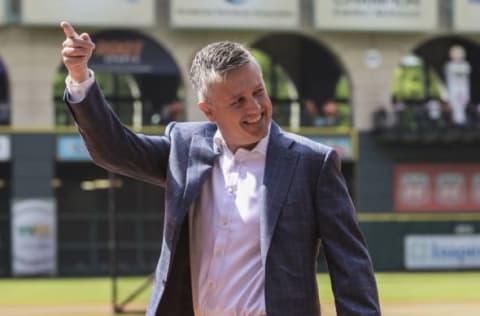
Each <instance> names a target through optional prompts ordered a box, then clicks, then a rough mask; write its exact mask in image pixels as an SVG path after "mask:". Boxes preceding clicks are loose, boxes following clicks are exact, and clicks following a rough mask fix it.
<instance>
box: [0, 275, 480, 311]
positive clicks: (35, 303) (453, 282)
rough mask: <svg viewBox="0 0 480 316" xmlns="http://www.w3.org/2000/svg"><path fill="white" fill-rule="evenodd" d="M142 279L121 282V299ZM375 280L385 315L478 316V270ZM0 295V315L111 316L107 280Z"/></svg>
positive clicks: (323, 296)
mask: <svg viewBox="0 0 480 316" xmlns="http://www.w3.org/2000/svg"><path fill="white" fill-rule="evenodd" d="M144 281H145V278H141V277H128V278H121V279H120V280H119V286H118V289H119V293H118V294H119V297H120V299H122V298H125V297H126V296H127V295H129V294H130V293H131V292H132V291H133V290H134V289H136V288H137V287H138V286H140V285H141V284H142V283H143V282H144ZM377 282H378V286H379V291H380V300H381V304H382V310H383V315H385V316H400V315H402V316H407V315H408V316H430V315H432V316H433V315H435V316H447V315H448V316H451V315H461V316H470V315H472V316H476V315H480V272H452V273H445V272H444V273H378V274H377ZM318 284H319V288H320V300H321V302H322V315H324V316H333V315H336V314H335V307H334V303H333V295H332V292H331V290H330V282H329V279H328V276H327V275H326V274H319V275H318ZM0 293H1V295H0V315H2V316H27V315H28V316H69V315H75V316H107V315H112V306H111V304H110V302H111V282H110V279H108V278H47V279H45V278H35V279H31V278H28V279H27V278H22V279H1V280H0ZM148 294H149V293H148V291H145V292H144V293H142V294H141V295H140V296H139V297H138V298H137V299H136V300H135V301H134V302H132V303H131V304H130V305H127V309H130V310H132V309H134V310H135V309H136V310H138V309H143V308H144V307H145V304H146V302H147V299H148ZM124 315H128V316H131V315H133V314H124ZM137 315H138V314H137Z"/></svg>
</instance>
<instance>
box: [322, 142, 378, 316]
mask: <svg viewBox="0 0 480 316" xmlns="http://www.w3.org/2000/svg"><path fill="white" fill-rule="evenodd" d="M317 207H318V210H317V225H318V231H319V233H320V237H321V240H322V246H323V251H324V254H325V259H326V262H327V266H328V270H329V274H330V278H331V281H332V290H333V293H334V297H335V305H336V309H337V313H338V315H380V306H379V301H378V292H377V286H376V282H375V277H374V273H373V267H372V262H371V259H370V256H369V254H368V250H367V246H366V243H365V240H364V238H363V236H362V233H361V231H360V228H359V225H358V222H357V219H356V215H355V209H354V206H353V203H352V200H351V198H350V195H349V193H348V189H347V187H346V185H345V180H344V178H343V176H342V173H341V171H340V158H339V156H338V154H337V153H336V152H335V151H334V150H330V151H329V152H327V154H326V156H325V160H324V162H323V166H322V168H321V171H320V175H319V178H318V182H317Z"/></svg>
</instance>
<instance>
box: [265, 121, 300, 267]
mask: <svg viewBox="0 0 480 316" xmlns="http://www.w3.org/2000/svg"><path fill="white" fill-rule="evenodd" d="M293 143H294V141H293V140H292V139H290V138H287V137H285V135H284V134H283V133H282V132H281V130H280V128H279V127H278V125H276V124H275V123H274V122H272V126H271V129H270V139H269V143H268V150H267V157H266V161H265V175H264V179H263V183H264V187H263V188H262V192H261V195H262V199H263V207H262V210H261V213H260V237H261V245H260V249H261V256H262V262H263V264H265V262H266V258H267V253H268V250H269V248H270V243H271V240H272V236H273V232H274V231H275V226H276V224H277V220H278V217H279V215H280V213H281V211H282V208H283V205H284V202H285V199H286V197H287V194H288V190H289V189H290V183H291V181H292V178H293V176H294V173H295V169H296V166H297V160H298V153H297V152H295V151H293V150H291V149H290V147H291V145H292V144H293Z"/></svg>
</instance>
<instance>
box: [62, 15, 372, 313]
mask: <svg viewBox="0 0 480 316" xmlns="http://www.w3.org/2000/svg"><path fill="white" fill-rule="evenodd" d="M62 27H63V30H64V32H65V35H66V40H65V41H64V43H63V50H62V55H63V60H64V64H65V66H66V68H67V70H68V73H69V75H68V77H67V79H66V84H67V89H66V93H65V100H66V102H67V104H68V107H69V109H70V111H71V112H72V115H73V117H74V118H75V120H76V122H77V124H78V127H79V132H80V134H81V135H82V137H83V138H84V141H85V144H86V145H87V148H88V150H89V152H90V154H91V156H92V158H93V160H94V162H95V163H97V164H98V165H100V166H102V167H104V168H106V169H108V170H111V171H113V172H116V173H120V174H123V175H126V176H130V177H133V178H135V179H139V180H142V181H147V182H150V183H154V184H158V185H161V186H163V187H165V190H166V193H165V219H164V222H165V225H164V228H163V244H162V249H161V254H160V259H159V261H158V265H157V269H156V274H155V275H156V277H155V284H154V287H153V291H152V295H151V299H150V303H149V306H148V309H147V315H148V316H156V315H161V316H168V315H172V316H193V315H195V316H226V315H239V316H264V315H269V316H277V315H284V316H292V315H302V316H310V315H311V316H315V315H320V303H319V298H318V289H317V283H316V269H317V265H316V263H317V255H318V251H319V247H320V244H321V245H322V247H323V252H324V253H325V258H326V262H327V265H328V269H329V273H330V276H331V280H332V288H333V292H334V295H335V304H336V308H337V313H338V315H348V316H351V315H380V308H379V303H378V294H377V288H376V283H375V278H374V274H373V269H372V264H371V260H370V257H369V254H368V251H367V247H366V245H365V242H364V239H363V237H362V234H361V232H360V229H359V227H358V223H357V221H356V216H355V210H354V207H353V204H352V202H351V199H350V197H349V195H348V191H347V188H346V186H345V182H344V179H343V177H342V175H341V172H340V159H339V157H338V155H337V153H336V152H335V151H334V150H332V149H331V148H329V147H327V146H323V145H321V144H318V143H316V142H313V141H310V140H308V139H306V138H303V137H301V136H298V135H294V134H289V133H285V132H283V131H282V130H281V128H280V127H279V126H278V125H277V124H276V123H275V122H273V121H272V103H271V101H270V99H269V97H268V93H267V91H266V89H265V83H264V81H263V78H262V73H261V70H260V67H259V65H258V62H257V61H256V60H255V58H254V57H253V56H252V55H251V54H250V52H249V51H248V50H246V49H245V48H244V47H243V46H241V45H240V44H238V43H233V42H228V41H226V42H218V43H212V44H210V45H207V46H206V47H204V48H202V49H201V50H200V51H199V52H198V53H197V54H196V55H195V58H194V60H193V63H192V67H191V71H190V75H191V80H192V83H193V86H194V89H195V90H196V91H197V94H198V100H199V101H198V107H199V109H200V110H201V111H202V112H203V113H204V114H205V115H206V117H207V118H208V120H209V121H210V122H196V123H194V122H190V123H171V124H169V125H168V126H167V128H166V132H165V135H164V136H146V135H141V134H135V133H132V132H131V131H130V130H128V129H127V128H126V127H125V126H123V125H122V123H121V122H120V121H119V120H118V118H117V117H116V115H115V114H114V113H113V112H112V111H111V109H110V107H109V106H108V105H107V103H106V101H105V98H104V97H103V94H102V93H101V91H100V89H99V88H98V86H97V84H96V83H95V78H94V73H93V71H91V70H89V69H88V67H87V63H88V60H89V58H90V56H91V54H92V51H93V49H94V44H93V43H92V41H91V40H90V37H89V36H88V34H86V33H83V34H81V35H78V34H77V33H76V32H75V31H74V29H73V28H72V27H71V25H70V24H69V23H67V22H62ZM161 88H162V87H159V89H161ZM159 229H160V228H159Z"/></svg>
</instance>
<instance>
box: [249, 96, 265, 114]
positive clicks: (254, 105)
mask: <svg viewBox="0 0 480 316" xmlns="http://www.w3.org/2000/svg"><path fill="white" fill-rule="evenodd" d="M261 108H262V106H261V105H260V103H259V102H258V100H257V99H256V98H254V97H251V98H249V99H248V103H247V112H248V113H255V114H256V113H258V111H259V110H260V109H261Z"/></svg>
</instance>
